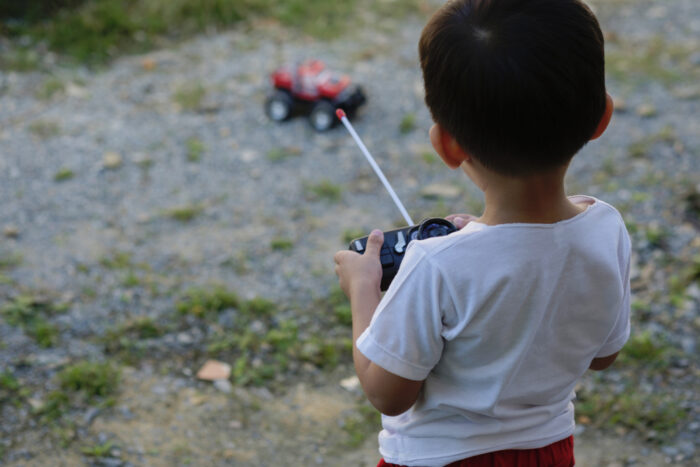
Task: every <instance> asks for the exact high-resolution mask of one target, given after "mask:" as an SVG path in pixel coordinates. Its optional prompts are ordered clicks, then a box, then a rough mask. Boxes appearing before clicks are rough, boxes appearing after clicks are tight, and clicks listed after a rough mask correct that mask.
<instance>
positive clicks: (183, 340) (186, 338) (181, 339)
mask: <svg viewBox="0 0 700 467" xmlns="http://www.w3.org/2000/svg"><path fill="white" fill-rule="evenodd" d="M177 342H178V343H180V344H183V345H188V344H191V343H192V342H194V337H192V336H191V335H190V334H188V333H186V332H181V333H179V334H178V335H177Z"/></svg>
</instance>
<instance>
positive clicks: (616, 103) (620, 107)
mask: <svg viewBox="0 0 700 467" xmlns="http://www.w3.org/2000/svg"><path fill="white" fill-rule="evenodd" d="M613 108H614V109H615V112H619V113H624V112H627V110H628V107H627V102H626V101H625V100H624V99H623V98H621V97H613Z"/></svg>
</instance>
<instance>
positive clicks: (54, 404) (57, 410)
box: [34, 391, 70, 421]
mask: <svg viewBox="0 0 700 467" xmlns="http://www.w3.org/2000/svg"><path fill="white" fill-rule="evenodd" d="M69 404H70V400H69V398H68V395H67V394H66V393H64V392H62V391H51V392H50V393H48V394H47V396H46V400H45V401H44V403H43V404H42V405H41V407H39V408H37V409H36V410H35V412H34V413H35V414H36V415H39V416H40V417H41V418H42V420H44V421H56V420H58V419H60V418H61V417H62V416H63V413H64V412H65V411H66V410H67V409H68V406H69Z"/></svg>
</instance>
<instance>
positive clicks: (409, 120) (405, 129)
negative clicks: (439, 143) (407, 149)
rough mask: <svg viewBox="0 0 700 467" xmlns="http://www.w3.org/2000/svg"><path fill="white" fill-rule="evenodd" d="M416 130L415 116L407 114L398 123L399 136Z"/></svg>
mask: <svg viewBox="0 0 700 467" xmlns="http://www.w3.org/2000/svg"><path fill="white" fill-rule="evenodd" d="M415 129H416V115H415V114H412V113H407V114H406V115H404V116H403V118H402V119H401V122H400V123H399V132H401V134H404V135H405V134H406V133H410V132H412V131H413V130H415Z"/></svg>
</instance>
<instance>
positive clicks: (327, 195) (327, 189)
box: [304, 180, 343, 202]
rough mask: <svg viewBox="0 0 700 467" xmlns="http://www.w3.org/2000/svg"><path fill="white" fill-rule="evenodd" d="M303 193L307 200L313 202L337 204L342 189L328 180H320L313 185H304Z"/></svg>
mask: <svg viewBox="0 0 700 467" xmlns="http://www.w3.org/2000/svg"><path fill="white" fill-rule="evenodd" d="M304 188H305V191H306V194H307V196H308V197H309V198H311V199H313V200H324V201H331V202H337V201H340V198H341V197H342V194H343V189H342V188H341V187H340V185H337V184H335V183H333V182H331V181H330V180H321V181H320V182H318V183H315V184H307V185H305V187H304Z"/></svg>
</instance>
